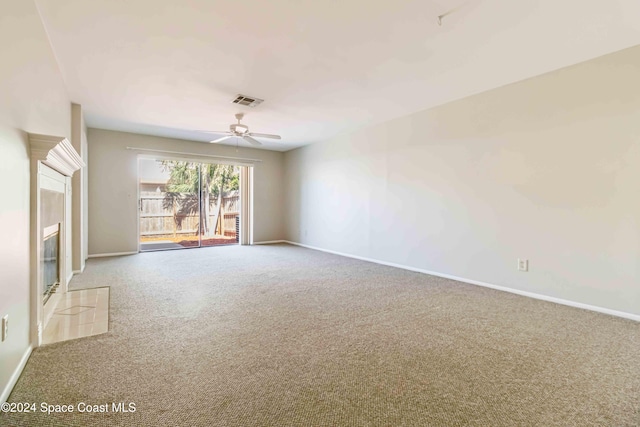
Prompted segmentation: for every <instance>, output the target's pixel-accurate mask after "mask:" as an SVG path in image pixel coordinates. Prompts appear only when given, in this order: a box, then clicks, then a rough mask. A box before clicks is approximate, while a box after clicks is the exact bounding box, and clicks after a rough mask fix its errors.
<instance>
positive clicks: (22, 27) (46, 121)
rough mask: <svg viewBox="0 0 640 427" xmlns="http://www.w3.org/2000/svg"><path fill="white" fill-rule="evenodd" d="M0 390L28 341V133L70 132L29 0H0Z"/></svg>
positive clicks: (66, 107) (66, 105)
mask: <svg viewBox="0 0 640 427" xmlns="http://www.w3.org/2000/svg"><path fill="white" fill-rule="evenodd" d="M0 52H2V66H1V67H0V182H2V183H3V184H4V185H3V194H2V201H1V202H0V224H3V227H2V230H3V231H2V232H3V241H4V242H5V243H4V244H3V245H0V317H1V316H4V315H5V314H8V315H9V335H8V339H7V340H6V341H5V342H2V343H0V393H2V392H3V390H6V389H7V385H8V384H9V382H10V379H11V377H12V375H13V374H14V373H15V372H16V369H17V368H18V365H19V363H20V360H21V359H22V357H23V355H24V354H25V351H26V350H27V348H28V347H29V316H30V311H29V280H30V279H29V276H30V275H29V209H30V206H29V194H30V187H29V185H30V171H29V168H30V166H29V149H28V146H29V145H28V138H27V132H31V133H39V134H47V135H56V136H65V137H67V138H68V137H70V123H71V113H70V105H71V103H70V100H69V98H68V96H67V93H66V90H65V86H64V83H63V81H62V77H61V75H60V73H59V71H58V68H57V65H56V63H55V60H54V57H53V53H52V51H51V48H50V45H49V41H48V39H47V36H46V34H45V31H44V28H43V27H42V23H41V21H40V17H39V16H38V13H37V11H36V7H35V5H34V3H33V2H32V1H21V0H7V1H4V2H3V3H2V13H0Z"/></svg>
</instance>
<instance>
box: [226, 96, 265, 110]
mask: <svg viewBox="0 0 640 427" xmlns="http://www.w3.org/2000/svg"><path fill="white" fill-rule="evenodd" d="M263 101H264V99H259V98H254V97H251V96H246V95H238V96H237V97H236V99H234V100H233V101H231V102H233V103H234V104H240V105H246V106H248V107H257V106H258V105H260V104H262V102H263Z"/></svg>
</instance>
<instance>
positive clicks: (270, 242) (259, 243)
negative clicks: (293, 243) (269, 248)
mask: <svg viewBox="0 0 640 427" xmlns="http://www.w3.org/2000/svg"><path fill="white" fill-rule="evenodd" d="M275 243H289V242H287V241H286V240H265V241H263V242H253V244H254V245H273V244H275Z"/></svg>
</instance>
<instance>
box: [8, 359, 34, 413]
mask: <svg viewBox="0 0 640 427" xmlns="http://www.w3.org/2000/svg"><path fill="white" fill-rule="evenodd" d="M31 350H33V347H31V346H29V347H27V350H26V351H25V352H24V355H23V356H22V359H20V363H18V366H16V369H15V371H13V375H11V378H9V382H8V383H7V385H6V386H4V390H2V394H1V395H0V403H4V402H6V401H7V399H8V398H9V395H10V394H11V391H12V390H13V387H15V385H16V383H17V382H18V378H20V375H21V374H22V370H23V369H24V367H25V365H26V364H27V361H28V360H29V356H31Z"/></svg>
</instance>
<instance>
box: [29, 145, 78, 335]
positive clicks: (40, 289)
mask: <svg viewBox="0 0 640 427" xmlns="http://www.w3.org/2000/svg"><path fill="white" fill-rule="evenodd" d="M29 148H30V150H29V155H30V157H31V198H30V205H31V245H30V246H31V257H30V258H31V271H32V272H33V274H32V275H31V301H30V308H31V310H30V311H31V316H30V328H29V329H30V331H29V335H30V341H31V344H32V345H33V346H34V347H37V346H39V345H40V344H41V343H42V331H43V329H44V327H45V326H46V324H47V322H48V320H49V319H50V318H51V316H52V314H53V311H54V310H55V307H56V304H57V303H58V302H59V301H60V299H61V298H62V296H63V295H64V294H65V293H66V292H67V285H68V283H69V280H70V279H71V275H72V270H71V269H72V265H71V246H72V244H71V226H72V222H71V210H72V200H71V177H72V175H73V173H74V172H75V171H77V170H78V169H80V168H81V167H83V166H84V162H83V161H82V158H80V155H79V154H78V152H77V151H75V149H74V148H73V146H72V145H71V143H70V142H69V140H67V139H66V138H64V137H57V136H49V135H38V134H29ZM45 303H46V304H45Z"/></svg>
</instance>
